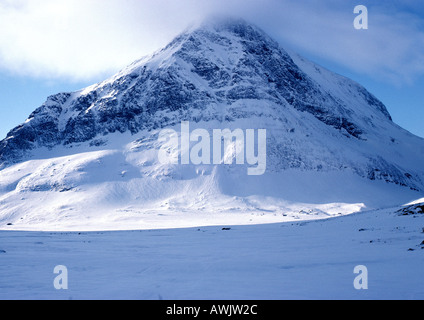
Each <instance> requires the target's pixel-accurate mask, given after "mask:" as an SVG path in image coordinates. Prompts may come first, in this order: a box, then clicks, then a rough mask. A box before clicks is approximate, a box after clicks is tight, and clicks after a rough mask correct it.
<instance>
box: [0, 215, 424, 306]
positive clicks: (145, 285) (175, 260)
mask: <svg viewBox="0 0 424 320" xmlns="http://www.w3.org/2000/svg"><path fill="white" fill-rule="evenodd" d="M398 209H399V208H390V209H385V210H376V211H370V212H362V213H357V214H353V215H349V216H345V217H339V218H332V219H326V220H319V221H309V222H288V223H278V224H270V225H257V226H233V227H231V230H222V228H221V227H201V228H191V229H172V230H145V231H120V232H88V233H84V232H82V233H81V232H79V233H77V232H75V233H69V232H66V233H54V232H18V231H0V299H153V300H156V299H165V300H168V299H171V300H172V299H194V300H197V299H217V300H222V299H235V300H238V299H242V300H243V299H247V300H250V299H253V300H255V299H271V300H272V299H401V300H408V299H416V300H419V299H421V300H422V299H424V276H423V272H422V271H423V266H424V245H423V244H422V242H423V241H424V233H423V230H422V229H423V228H424V215H423V214H422V213H420V214H419V213H416V214H414V215H401V214H400V213H399V212H397V211H398ZM56 265H65V266H66V267H67V269H68V284H69V289H68V290H60V291H58V290H55V289H54V287H53V280H54V278H55V277H56V276H57V275H56V274H54V273H53V269H54V267H55V266H56ZM357 265H364V266H366V267H367V269H368V290H359V291H358V290H356V289H355V288H354V286H353V281H354V279H355V277H356V276H357V274H354V273H353V270H354V268H355V266H357Z"/></svg>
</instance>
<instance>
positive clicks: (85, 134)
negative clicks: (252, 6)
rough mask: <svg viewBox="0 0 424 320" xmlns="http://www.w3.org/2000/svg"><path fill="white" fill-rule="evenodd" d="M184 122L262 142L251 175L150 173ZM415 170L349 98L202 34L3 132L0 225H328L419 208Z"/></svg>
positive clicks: (415, 151)
mask: <svg viewBox="0 0 424 320" xmlns="http://www.w3.org/2000/svg"><path fill="white" fill-rule="evenodd" d="M184 121H188V122H189V123H190V128H191V129H192V130H195V129H205V130H207V131H209V132H212V130H214V129H225V128H228V129H230V130H235V129H238V128H240V129H242V130H247V129H266V130H267V140H266V144H267V161H266V164H267V167H266V172H265V174H264V175H263V176H259V177H249V176H246V165H238V164H236V163H233V164H232V165H205V164H201V165H193V164H189V165H172V164H163V163H160V162H159V161H158V151H159V150H160V149H161V148H162V146H163V145H162V143H161V142H160V141H159V139H158V137H159V134H160V132H161V130H162V129H174V130H175V131H176V132H179V130H180V126H181V124H182V122H184ZM171 151H172V152H174V151H175V150H171ZM224 157H230V158H234V155H232V154H231V150H226V151H225V154H224ZM423 160H424V139H421V138H419V137H416V136H414V135H412V134H411V133H409V132H407V131H406V130H404V129H402V128H400V127H399V126H398V125H396V124H395V123H394V122H393V121H392V119H391V116H390V114H389V112H388V111H387V109H386V107H385V106H384V104H383V103H381V102H380V101H379V100H378V99H377V98H376V97H375V96H374V95H372V94H371V93H369V92H368V91H367V90H366V89H365V88H364V87H362V86H361V85H359V84H357V83H356V82H354V81H352V80H350V79H348V78H346V77H343V76H340V75H336V74H334V73H332V72H331V71H329V70H326V69H325V68H322V67H320V66H318V65H316V64H314V63H313V62H310V61H308V60H306V59H304V58H302V57H300V56H298V55H296V54H292V53H290V54H289V53H288V52H287V51H285V50H284V49H283V48H282V47H281V46H280V45H279V44H278V43H277V42H276V41H274V40H272V39H271V38H270V37H269V36H267V35H266V34H265V33H264V32H263V31H262V30H260V29H258V28H257V27H255V26H252V25H251V24H249V23H247V22H244V21H242V20H230V21H227V22H226V23H224V24H222V21H221V22H220V23H213V24H211V23H206V24H202V25H201V27H195V28H192V29H190V30H189V31H186V32H184V33H182V34H181V35H179V36H177V37H176V38H175V39H174V40H173V41H171V42H170V44H168V45H167V46H165V47H164V48H163V49H161V50H159V51H157V52H155V53H154V54H152V55H150V56H147V57H145V58H143V59H141V60H137V61H135V62H134V63H132V64H131V65H130V66H128V67H127V68H124V69H123V70H122V71H121V72H119V73H118V74H116V75H115V76H112V77H111V78H109V79H107V80H105V81H103V82H100V83H98V84H94V85H92V86H90V87H87V88H85V89H82V90H79V91H76V92H71V93H59V94H56V95H53V96H50V97H49V98H48V99H47V101H46V103H44V104H43V105H42V106H41V107H39V108H38V109H36V110H35V111H34V112H33V113H32V114H31V115H30V116H29V118H28V119H27V121H26V122H25V123H23V124H22V125H20V126H18V127H16V128H14V129H12V130H11V131H10V132H9V134H8V136H7V137H6V139H4V140H2V141H1V142H0V211H1V212H2V216H1V217H0V222H1V221H3V222H7V221H10V220H13V223H17V225H22V223H24V222H21V219H23V221H26V222H25V223H27V224H26V225H29V224H31V223H35V224H42V223H43V222H42V221H48V222H49V223H53V224H54V223H56V222H57V219H59V220H60V223H61V224H65V225H67V226H68V227H70V226H71V225H69V224H71V223H72V225H75V224H78V225H80V224H81V223H82V222H81V219H82V220H83V221H85V220H84V219H83V217H87V219H89V220H87V221H86V223H87V225H90V226H93V225H94V224H95V223H99V224H102V223H103V222H104V221H117V220H119V219H123V220H122V221H121V220H119V221H120V223H122V224H123V226H124V228H128V223H133V224H134V225H136V226H137V227H140V224H141V227H142V226H143V221H146V222H145V223H146V224H147V225H149V226H151V224H149V223H148V222H147V221H150V220H149V219H153V221H154V223H158V224H160V225H161V224H162V222H161V221H162V220H163V221H168V222H169V221H171V220H172V219H177V220H172V223H171V222H169V223H170V225H173V226H175V225H180V221H179V220H178V219H181V223H183V222H184V221H185V222H186V223H187V225H189V226H192V224H193V223H195V222H193V221H200V222H198V223H199V224H208V223H212V224H214V223H222V221H223V220H222V219H224V217H226V219H227V220H226V221H227V222H228V221H230V220H231V221H233V222H234V223H236V222H237V223H239V222H240V221H241V220H242V222H243V223H246V222H248V221H251V223H254V222H257V221H258V219H259V220H260V221H262V222H276V221H280V220H281V219H283V220H284V221H286V220H287V219H304V218H307V219H310V218H311V217H314V218H322V217H330V216H334V215H337V214H339V213H341V214H347V213H352V212H357V211H360V210H363V209H364V208H369V207H380V206H384V207H387V206H390V205H399V204H402V203H406V202H409V201H413V200H415V199H418V198H422V192H423V190H424V170H423V167H422V163H423ZM188 195H191V196H188ZM29 199H30V200H29ZM37 212H44V213H45V215H42V216H40V215H39V214H37ZM99 212H101V213H99ZM24 213H25V214H24ZM224 213H225V215H224V216H223V215H221V214H224ZM181 214H186V216H184V217H182V216H181ZM153 216H154V217H156V216H161V218H162V219H161V220H155V219H156V218H152V217H153ZM164 216H165V217H167V218H164ZM201 217H204V220H202V219H201ZM259 217H261V218H259ZM71 218H72V219H71ZM144 219H146V220H144ZM169 219H171V220H169ZM187 219H191V220H190V221H188V220H187ZM232 219H233V220H232ZM240 219H241V220H240ZM186 220H187V221H186ZM224 220H225V219H224ZM93 221H95V223H94V222H93ZM168 222H167V223H168ZM45 223H47V222H45ZM183 225H184V226H187V225H186V224H183Z"/></svg>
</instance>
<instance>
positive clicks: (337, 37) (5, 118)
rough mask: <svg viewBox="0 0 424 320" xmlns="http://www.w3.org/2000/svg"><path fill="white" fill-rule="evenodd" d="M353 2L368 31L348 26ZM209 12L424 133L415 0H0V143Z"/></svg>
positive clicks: (420, 13)
mask: <svg viewBox="0 0 424 320" xmlns="http://www.w3.org/2000/svg"><path fill="white" fill-rule="evenodd" d="M359 4H362V5H366V6H367V7H368V10H369V29H368V30H356V29H354V27H353V20H354V18H355V15H354V13H353V8H354V7H355V6H356V5H359ZM213 13H225V14H231V15H234V16H241V17H243V18H245V19H246V20H248V21H251V22H253V23H255V24H257V25H258V26H260V27H261V28H262V29H264V30H265V31H266V32H268V33H269V34H270V35H271V36H272V37H274V38H275V39H276V40H278V41H279V42H280V43H281V44H282V46H283V47H285V48H288V49H291V50H293V51H296V52H298V53H300V54H301V55H303V56H305V57H306V58H309V59H310V60H312V61H315V62H317V63H319V64H320V65H322V66H324V67H326V68H328V69H330V70H332V71H335V72H337V73H339V74H342V75H344V76H347V77H349V78H352V79H353V80H355V81H357V82H359V83H361V84H362V85H364V86H365V87H366V88H367V89H368V90H369V91H370V92H372V93H373V94H374V95H376V96H377V97H378V98H379V99H380V100H382V102H383V103H384V104H385V105H386V106H387V108H388V110H389V112H390V113H391V114H392V117H393V119H394V121H395V122H396V123H398V124H399V125H401V126H402V127H404V128H405V129H407V130H409V131H411V132H412V133H414V134H417V135H419V136H421V137H424V126H423V125H422V122H423V120H424V90H423V89H424V1H421V0H403V1H400V0H399V1H398V0H392V1H365V0H356V1H352V0H345V1H339V0H324V1H316V0H300V1H292V0H226V1H224V0H213V1H212V0H204V1H196V0H155V1H153V0H143V1H139V0H125V1H122V0H119V1H118V0H90V1H86V0H63V1H56V0H37V1H30V0H0V139H1V138H3V137H5V135H6V133H7V132H8V131H9V130H10V129H12V128H13V127H14V126H16V125H18V124H20V123H22V122H24V121H25V119H26V118H27V117H28V115H29V114H30V113H31V112H32V111H33V110H34V109H35V108H37V107H38V106H40V105H41V104H42V103H43V102H44V101H45V100H46V97H47V96H48V95H50V94H55V93H58V92H66V91H75V90H78V89H80V88H83V87H86V86H88V85H91V84H93V83H96V82H98V81H101V80H104V79H105V78H107V77H108V76H111V75H113V74H114V73H115V72H117V71H119V70H120V69H121V68H123V67H125V66H126V65H128V64H129V63H131V62H132V61H134V60H136V59H138V58H140V57H141V56H143V55H146V54H149V53H151V52H152V51H154V50H156V49H158V48H160V47H161V46H163V45H165V44H166V43H167V42H168V41H170V40H171V39H172V38H173V37H174V36H175V35H177V34H178V33H179V32H181V31H182V30H183V29H185V28H186V27H187V26H188V25H189V24H190V23H191V22H195V21H196V20H201V19H202V18H203V17H205V16H207V15H209V14H213Z"/></svg>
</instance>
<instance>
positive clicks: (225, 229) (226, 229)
mask: <svg viewBox="0 0 424 320" xmlns="http://www.w3.org/2000/svg"><path fill="white" fill-rule="evenodd" d="M222 230H224V231H228V230H231V228H222Z"/></svg>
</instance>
